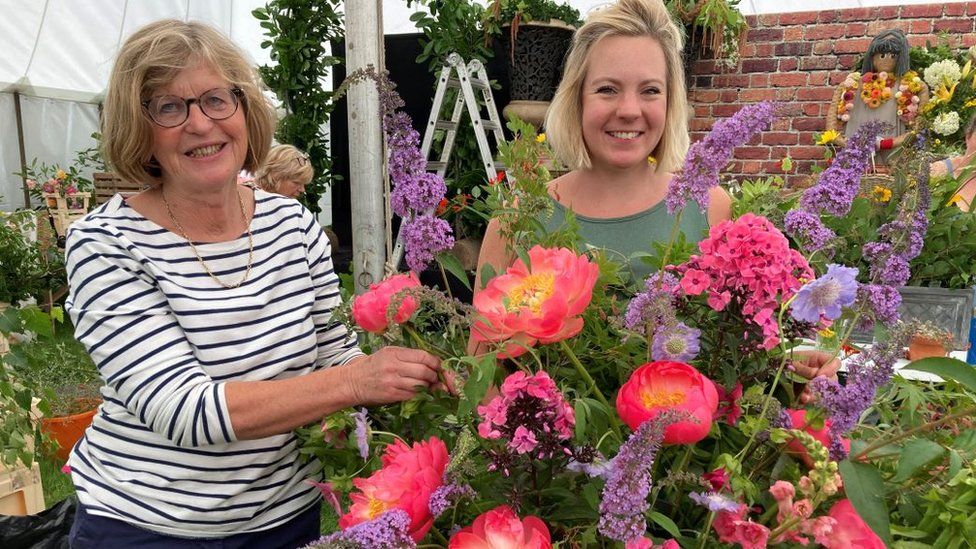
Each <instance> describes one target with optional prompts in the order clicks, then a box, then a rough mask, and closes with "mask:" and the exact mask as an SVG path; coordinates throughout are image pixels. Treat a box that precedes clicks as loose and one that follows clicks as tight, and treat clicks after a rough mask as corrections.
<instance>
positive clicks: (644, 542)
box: [624, 537, 681, 549]
mask: <svg viewBox="0 0 976 549" xmlns="http://www.w3.org/2000/svg"><path fill="white" fill-rule="evenodd" d="M624 549H681V546H680V545H678V542H677V541H675V540H674V539H669V540H667V541H665V542H664V543H662V544H661V545H655V544H654V540H652V539H650V538H646V537H645V538H638V539H636V540H634V541H628V542H627V543H625V544H624Z"/></svg>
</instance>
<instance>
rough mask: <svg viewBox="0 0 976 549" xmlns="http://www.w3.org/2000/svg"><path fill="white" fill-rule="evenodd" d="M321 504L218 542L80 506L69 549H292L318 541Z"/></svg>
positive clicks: (220, 539) (72, 528)
mask: <svg viewBox="0 0 976 549" xmlns="http://www.w3.org/2000/svg"><path fill="white" fill-rule="evenodd" d="M320 508H321V505H313V506H312V507H311V508H309V509H308V510H306V511H302V512H301V513H300V514H299V515H298V516H296V517H295V518H293V519H291V520H290V521H288V522H286V523H284V524H282V525H281V526H276V527H274V528H271V529H270V530H263V531H261V532H251V533H248V534H234V535H232V536H228V537H226V538H219V539H187V538H177V537H172V536H167V535H163V534H157V533H156V532H150V531H149V530H145V529H142V528H139V527H137V526H133V525H131V524H129V523H127V522H122V521H120V520H115V519H110V518H107V517H100V516H97V515H92V514H90V513H88V511H87V510H86V509H85V506H84V505H81V504H79V505H78V510H77V512H76V513H75V522H74V524H73V525H72V526H71V535H70V538H69V546H70V547H71V549H89V548H91V549H95V548H97V549H116V548H118V549H123V548H132V547H137V548H139V549H245V548H247V549H258V548H260V549H265V548H268V549H271V548H280V549H294V548H296V547H303V546H305V545H308V544H309V543H312V542H313V541H315V540H317V539H319V537H320V536H321V534H319V513H320V512H321V511H320Z"/></svg>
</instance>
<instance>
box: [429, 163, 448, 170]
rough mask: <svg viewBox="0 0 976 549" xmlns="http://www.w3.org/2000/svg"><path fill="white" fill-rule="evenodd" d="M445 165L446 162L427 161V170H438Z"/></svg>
mask: <svg viewBox="0 0 976 549" xmlns="http://www.w3.org/2000/svg"><path fill="white" fill-rule="evenodd" d="M446 167H447V162H438V161H436V160H428V161H427V171H428V172H438V171H441V170H442V169H444V168H446Z"/></svg>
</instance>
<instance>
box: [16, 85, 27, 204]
mask: <svg viewBox="0 0 976 549" xmlns="http://www.w3.org/2000/svg"><path fill="white" fill-rule="evenodd" d="M14 115H15V117H16V118H17V146H18V147H19V148H20V174H21V175H20V183H21V186H22V187H23V188H24V207H25V208H27V209H30V207H31V202H30V192H29V191H28V190H27V151H26V150H25V149H24V118H23V116H22V115H21V113H20V92H14Z"/></svg>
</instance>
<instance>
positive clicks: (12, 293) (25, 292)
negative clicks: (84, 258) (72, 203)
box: [0, 210, 65, 303]
mask: <svg viewBox="0 0 976 549" xmlns="http://www.w3.org/2000/svg"><path fill="white" fill-rule="evenodd" d="M36 223H37V213H36V212H34V211H33V210H22V211H18V212H14V213H10V214H3V213H0V301H2V302H7V303H13V302H15V301H18V300H22V299H27V298H34V299H35V300H38V301H41V300H43V299H45V298H46V297H47V295H46V293H47V290H49V289H53V288H58V287H60V286H61V285H62V284H63V283H64V277H65V273H64V258H63V256H62V255H61V254H60V253H58V250H57V249H55V248H54V246H48V247H42V246H41V245H40V244H39V243H38V242H32V241H31V240H29V239H28V237H27V235H28V234H29V233H31V232H34V231H35V229H36Z"/></svg>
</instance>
